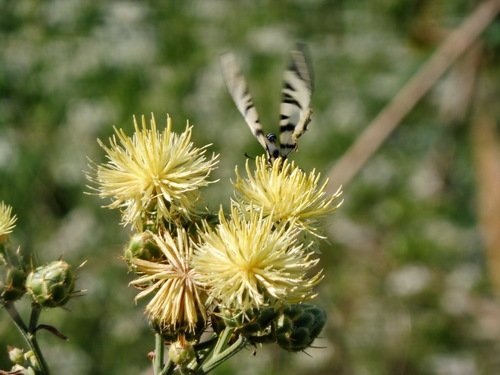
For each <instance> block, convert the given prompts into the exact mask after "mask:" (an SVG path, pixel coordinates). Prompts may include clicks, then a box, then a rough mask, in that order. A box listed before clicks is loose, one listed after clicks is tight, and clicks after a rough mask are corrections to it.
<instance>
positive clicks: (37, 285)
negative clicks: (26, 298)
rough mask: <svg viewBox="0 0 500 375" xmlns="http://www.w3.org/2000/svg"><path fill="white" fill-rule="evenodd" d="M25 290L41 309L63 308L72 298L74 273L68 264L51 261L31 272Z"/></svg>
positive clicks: (60, 261)
mask: <svg viewBox="0 0 500 375" xmlns="http://www.w3.org/2000/svg"><path fill="white" fill-rule="evenodd" d="M26 288H27V289H28V292H29V293H30V295H31V297H32V298H33V301H34V302H35V303H37V304H39V305H40V306H42V307H59V306H64V305H65V304H66V302H68V301H69V299H70V298H71V297H72V296H73V292H74V289H75V273H74V271H73V270H72V269H71V266H70V265H69V264H68V263H66V262H64V261H62V260H57V261H53V262H50V263H49V264H47V265H44V266H40V267H38V268H37V269H35V270H34V271H32V272H31V273H30V274H29V275H28V278H27V279H26Z"/></svg>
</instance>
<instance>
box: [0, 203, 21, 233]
mask: <svg viewBox="0 0 500 375" xmlns="http://www.w3.org/2000/svg"><path fill="white" fill-rule="evenodd" d="M16 221H17V217H16V215H12V207H10V206H9V205H6V204H5V203H4V202H0V242H1V241H2V240H3V239H5V237H6V236H7V235H8V234H9V233H11V232H12V230H13V229H14V227H15V226H16V225H15V224H16Z"/></svg>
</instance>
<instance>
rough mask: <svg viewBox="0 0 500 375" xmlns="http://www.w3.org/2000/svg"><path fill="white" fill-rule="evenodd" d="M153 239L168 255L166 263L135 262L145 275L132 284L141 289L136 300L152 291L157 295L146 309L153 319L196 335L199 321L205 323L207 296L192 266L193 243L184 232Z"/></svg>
mask: <svg viewBox="0 0 500 375" xmlns="http://www.w3.org/2000/svg"><path fill="white" fill-rule="evenodd" d="M153 240H154V242H155V243H156V245H157V246H158V247H159V248H160V250H161V252H162V253H163V255H164V256H165V259H166V260H165V262H164V263H156V262H150V261H147V260H142V259H138V258H135V259H133V260H132V263H133V264H134V265H135V266H136V267H137V272H138V273H141V274H143V276H141V277H139V278H138V279H136V280H134V281H132V282H131V283H130V285H133V286H135V287H138V288H140V289H144V290H142V291H141V292H140V293H139V294H138V295H137V296H136V298H135V299H136V300H138V299H140V298H143V297H145V296H147V295H149V294H151V293H153V292H156V294H155V296H154V297H153V298H152V299H151V301H150V302H149V303H148V305H147V306H146V314H147V315H148V316H149V318H150V320H151V321H153V322H155V324H159V325H160V326H162V327H163V328H167V329H169V330H176V329H184V328H186V327H187V329H188V331H190V332H194V330H195V328H196V327H197V324H198V323H199V322H200V320H202V321H205V320H206V313H205V307H204V302H205V301H204V296H203V292H202V290H201V289H200V285H199V284H198V281H197V280H196V273H195V270H194V269H193V268H192V267H191V264H190V263H191V257H192V243H191V240H190V239H189V238H188V235H187V233H186V231H185V230H184V229H180V228H179V229H178V230H177V237H175V238H172V236H171V235H170V233H169V232H165V234H163V235H162V236H158V235H153Z"/></svg>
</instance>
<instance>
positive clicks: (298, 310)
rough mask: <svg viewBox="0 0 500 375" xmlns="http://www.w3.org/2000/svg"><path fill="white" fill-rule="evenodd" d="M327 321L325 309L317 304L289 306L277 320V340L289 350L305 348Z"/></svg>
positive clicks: (295, 350)
mask: <svg viewBox="0 0 500 375" xmlns="http://www.w3.org/2000/svg"><path fill="white" fill-rule="evenodd" d="M325 322H326V313H325V311H324V310H322V309H321V308H319V307H317V306H315V305H312V304H307V303H304V304H293V305H290V306H287V307H286V308H285V309H284V310H283V311H282V312H281V314H280V316H279V318H278V319H277V321H276V341H277V343H278V345H279V346H280V347H281V348H283V349H285V350H288V351H292V352H297V351H301V350H305V349H307V348H308V347H310V346H311V344H312V343H313V341H314V339H315V338H316V337H318V335H319V334H320V332H321V330H322V329H323V326H324V325H325Z"/></svg>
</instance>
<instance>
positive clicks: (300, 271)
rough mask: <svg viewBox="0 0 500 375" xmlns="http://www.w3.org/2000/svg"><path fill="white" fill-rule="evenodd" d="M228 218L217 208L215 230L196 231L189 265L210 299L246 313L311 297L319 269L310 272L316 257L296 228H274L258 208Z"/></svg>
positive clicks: (235, 212)
mask: <svg viewBox="0 0 500 375" xmlns="http://www.w3.org/2000/svg"><path fill="white" fill-rule="evenodd" d="M231 214H232V216H231V219H230V220H228V219H226V217H225V216H224V213H223V212H222V210H221V211H220V212H219V221H220V223H219V224H218V225H217V227H216V228H215V229H211V228H209V227H208V225H207V226H205V228H204V232H202V233H201V234H200V237H201V243H200V244H199V245H197V248H196V251H195V254H194V257H193V265H194V267H195V269H196V270H197V273H198V274H199V279H200V281H201V282H202V283H203V285H204V286H205V287H206V288H207V290H208V294H209V301H208V302H215V303H218V304H220V305H222V307H224V308H227V309H230V310H232V311H240V312H242V313H244V312H245V311H248V310H249V309H251V308H259V307H263V306H277V305H280V304H285V303H296V302H302V301H304V300H307V299H310V298H313V297H314V296H315V294H314V292H313V290H312V288H313V287H314V286H315V285H316V284H317V283H318V282H319V281H320V280H321V279H322V271H321V270H320V271H318V272H316V273H314V274H312V275H310V273H311V271H312V270H311V269H312V268H313V267H314V266H316V264H317V263H318V259H313V254H312V252H310V251H308V250H307V249H304V247H303V246H302V245H301V244H299V243H298V242H297V235H298V233H299V229H298V228H297V227H285V226H282V227H280V228H276V227H275V226H274V223H273V221H272V220H271V218H270V217H267V218H263V217H262V215H261V214H259V213H258V212H256V211H251V212H250V214H249V215H248V216H246V215H245V216H243V215H241V212H240V211H238V210H237V209H236V208H235V207H233V208H232V210H231Z"/></svg>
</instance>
